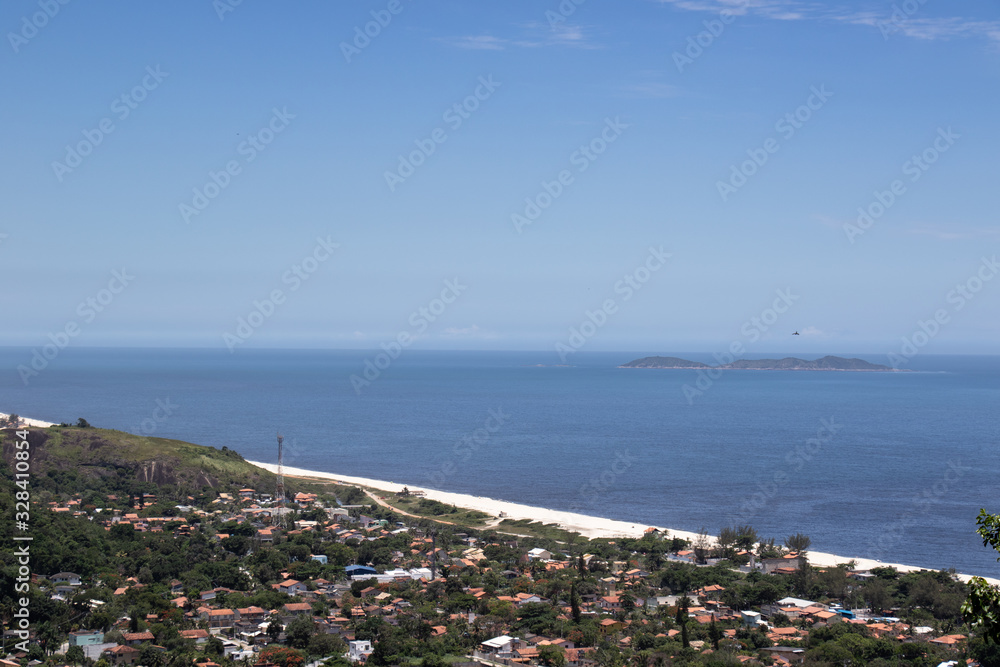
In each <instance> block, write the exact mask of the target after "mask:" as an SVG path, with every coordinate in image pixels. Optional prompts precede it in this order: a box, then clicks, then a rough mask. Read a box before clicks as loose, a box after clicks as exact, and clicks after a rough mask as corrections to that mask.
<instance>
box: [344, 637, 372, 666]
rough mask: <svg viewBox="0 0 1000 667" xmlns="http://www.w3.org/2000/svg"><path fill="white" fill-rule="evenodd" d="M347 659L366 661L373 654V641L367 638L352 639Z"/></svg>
mask: <svg viewBox="0 0 1000 667" xmlns="http://www.w3.org/2000/svg"><path fill="white" fill-rule="evenodd" d="M348 647H349V648H348V650H347V659H348V660H350V661H351V662H364V661H365V660H367V659H368V656H370V655H371V654H372V650H373V649H372V643H371V642H370V641H367V640H364V641H363V640H357V641H352V642H350V643H349V644H348Z"/></svg>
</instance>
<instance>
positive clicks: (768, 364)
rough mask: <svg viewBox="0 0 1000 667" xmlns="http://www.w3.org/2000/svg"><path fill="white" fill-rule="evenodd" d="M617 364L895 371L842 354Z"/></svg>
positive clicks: (645, 360)
mask: <svg viewBox="0 0 1000 667" xmlns="http://www.w3.org/2000/svg"><path fill="white" fill-rule="evenodd" d="M619 368H674V369H678V368H683V369H691V370H698V369H703V368H718V369H722V370H752V371H882V372H884V371H895V370H896V369H894V368H890V367H889V366H882V365H881V364H872V363H869V362H867V361H865V360H864V359H845V358H844V357H834V356H829V355H828V356H825V357H823V358H821V359H816V360H813V361H809V360H806V359H797V358H795V357H785V358H784V359H738V360H736V361H734V362H732V363H729V364H722V365H720V366H710V365H708V364H703V363H701V362H700V361H688V360H687V359H680V358H678V357H643V358H642V359H636V360H635V361H630V362H628V363H627V364H622V365H621V366H619Z"/></svg>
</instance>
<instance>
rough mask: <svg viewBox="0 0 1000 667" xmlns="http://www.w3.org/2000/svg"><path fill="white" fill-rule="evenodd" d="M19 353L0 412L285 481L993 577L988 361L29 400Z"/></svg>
mask: <svg viewBox="0 0 1000 667" xmlns="http://www.w3.org/2000/svg"><path fill="white" fill-rule="evenodd" d="M659 353H661V354H676V355H677V356H681V357H685V358H689V359H694V360H699V361H705V362H712V359H711V357H710V355H707V354H698V353H685V352H671V351H660V352H659ZM30 356H31V352H30V350H24V349H13V348H4V349H0V368H4V369H7V370H6V371H5V372H4V373H3V374H2V376H0V377H2V380H0V411H4V412H10V411H15V412H19V413H20V414H22V415H28V416H31V417H35V418H39V419H46V420H49V421H54V422H59V421H69V422H72V421H75V420H76V419H77V418H78V417H85V418H86V419H87V420H89V421H90V422H91V423H92V424H94V425H96V426H102V427H107V428H117V429H122V430H127V431H131V432H135V433H149V434H155V435H157V436H162V437H169V438H179V439H183V440H188V441H191V442H196V443H201V444H206V445H212V446H215V447H222V446H227V447H229V448H231V449H235V450H237V451H239V452H240V453H241V454H243V455H244V456H245V457H246V458H248V459H252V460H260V461H272V462H273V461H276V458H277V449H276V442H275V432H276V431H278V430H279V429H280V430H281V432H282V434H283V435H284V436H285V447H286V448H285V452H286V456H285V463H286V465H290V466H295V467H301V468H307V469H314V470H324V471H330V472H337V473H343V474H349V475H359V476H364V477H372V478H376V479H386V480H392V481H396V482H401V483H409V484H414V485H423V486H431V487H434V488H440V489H444V490H448V491H456V492H460V493H470V494H474V495H480V496H489V497H494V498H502V499H506V500H512V501H518V502H523V503H527V504H530V505H538V506H543V507H549V508H553V509H563V510H575V511H580V512H583V513H587V514H594V515H598V516H605V517H610V518H615V519H623V520H627V521H635V522H636V524H637V525H641V524H657V525H665V526H671V527H675V528H679V529H685V530H699V529H700V528H702V527H705V528H707V529H708V530H709V531H710V532H713V533H716V532H717V531H718V530H719V529H720V528H721V527H723V526H726V525H731V524H732V522H734V521H739V522H741V523H750V524H751V525H753V526H754V527H755V528H757V530H758V532H759V533H760V534H762V535H764V536H774V537H776V538H778V541H781V539H782V538H784V537H785V536H786V535H788V534H791V533H795V532H803V533H806V534H808V535H809V536H811V538H812V541H813V549H814V550H816V551H829V552H833V553H839V554H843V555H854V556H863V557H870V558H879V559H881V560H883V561H887V562H893V561H894V562H902V563H907V564H914V565H920V566H926V567H933V568H949V567H954V568H956V569H957V570H958V571H960V572H966V573H972V574H983V575H987V576H1000V564H998V563H997V562H996V554H995V553H994V552H992V551H989V550H987V549H986V548H984V547H983V546H982V543H981V541H980V539H979V538H978V536H977V535H976V533H975V517H976V515H977V514H978V512H979V508H981V507H985V508H988V509H989V510H991V511H994V512H998V511H1000V493H998V491H1000V459H998V456H997V452H998V451H1000V450H998V444H1000V443H998V441H1000V427H998V423H1000V421H998V420H1000V417H998V415H1000V411H998V410H997V405H998V402H1000V400H998V399H1000V357H974V356H931V355H923V356H919V355H918V356H917V357H916V358H914V359H913V361H912V367H913V368H914V369H916V370H917V371H919V372H912V373H838V372H787V371H786V372H774V371H729V372H726V373H724V374H723V375H722V376H721V378H719V379H717V380H715V381H714V382H713V383H712V385H711V386H710V387H707V389H706V391H705V392H704V393H703V394H702V395H700V396H696V397H694V399H693V402H690V403H689V401H688V400H687V398H685V396H684V394H683V391H682V388H683V386H684V385H685V384H689V385H694V383H695V381H696V380H697V379H698V376H697V374H696V373H695V372H694V371H685V370H633V369H619V368H617V367H616V366H617V365H618V364H621V363H624V362H627V361H630V360H632V359H634V358H637V357H640V356H644V355H643V354H639V353H620V354H612V353H585V352H579V353H576V354H575V355H574V358H573V360H572V363H573V365H572V366H570V367H559V366H554V365H552V364H554V363H556V362H555V355H554V354H553V353H551V352H536V353H532V352H426V351H423V352H422V351H412V350H407V351H406V352H404V353H403V354H402V355H401V356H400V358H398V359H397V360H395V361H394V362H393V363H392V365H391V366H390V367H389V368H387V369H386V370H384V371H382V372H381V375H380V376H379V377H378V378H377V379H376V380H375V381H374V382H372V384H371V385H370V386H367V387H365V388H363V390H362V391H361V393H360V395H358V394H357V393H356V392H355V391H354V389H353V388H352V386H351V382H350V376H351V375H352V374H361V373H362V372H363V370H364V360H365V358H366V357H371V356H373V355H372V353H365V352H354V351H288V350H278V351H264V350H260V351H254V350H240V351H239V352H238V353H237V354H229V353H228V352H227V351H221V352H220V351H216V350H176V349H162V350H159V349H126V350H108V349H72V348H70V349H67V350H64V351H62V352H61V353H60V355H59V356H58V357H56V358H55V359H54V360H52V361H51V362H50V363H49V366H48V368H46V369H45V370H44V371H43V372H41V373H40V374H39V376H38V377H33V378H31V379H30V383H29V384H28V386H27V387H25V386H24V384H23V383H22V381H21V379H20V377H19V376H18V374H17V372H16V371H15V368H16V367H17V365H18V364H22V363H25V364H26V363H28V362H29V361H30ZM767 356H769V357H774V356H783V355H767ZM799 356H801V355H799ZM857 356H860V357H862V358H867V359H868V360H870V361H873V362H876V363H885V359H884V357H880V356H879V355H863V354H859V355H857ZM702 386H703V387H704V386H705V385H704V383H703V385H702ZM158 401H159V402H160V404H162V405H170V406H172V407H170V408H169V411H170V412H171V414H170V415H169V416H166V417H165V418H162V419H159V420H158V419H157V417H164V413H165V411H164V410H163V409H160V410H157V405H158Z"/></svg>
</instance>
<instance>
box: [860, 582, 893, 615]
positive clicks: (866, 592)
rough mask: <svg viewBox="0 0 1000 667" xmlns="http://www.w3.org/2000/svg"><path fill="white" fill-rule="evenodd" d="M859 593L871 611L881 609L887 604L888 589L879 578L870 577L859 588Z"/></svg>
mask: <svg viewBox="0 0 1000 667" xmlns="http://www.w3.org/2000/svg"><path fill="white" fill-rule="evenodd" d="M861 595H862V596H863V597H864V600H865V602H866V603H868V608H869V609H871V610H872V611H873V612H875V611H882V610H883V609H885V606H886V605H887V604H889V591H888V590H887V589H886V587H885V583H884V582H883V581H882V580H881V579H872V580H871V581H869V582H868V583H867V584H865V585H864V588H862V589H861Z"/></svg>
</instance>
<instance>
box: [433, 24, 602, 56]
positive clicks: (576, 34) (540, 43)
mask: <svg viewBox="0 0 1000 667" xmlns="http://www.w3.org/2000/svg"><path fill="white" fill-rule="evenodd" d="M519 28H520V30H521V34H520V35H518V36H517V37H512V38H504V37H496V36H494V35H464V36H462V37H450V38H444V39H442V40H441V41H443V42H445V43H446V44H450V45H451V46H454V47H457V48H460V49H469V50H476V51H503V50H505V49H507V48H524V49H537V48H543V47H547V46H569V47H573V48H578V49H594V48H598V47H597V46H596V45H595V44H593V43H592V42H591V41H590V40H589V39H588V37H587V35H586V33H585V30H584V28H583V26H581V25H569V24H567V25H561V24H560V25H555V26H552V27H549V26H548V25H547V24H544V23H539V22H531V23H525V24H522V25H520V26H519Z"/></svg>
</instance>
